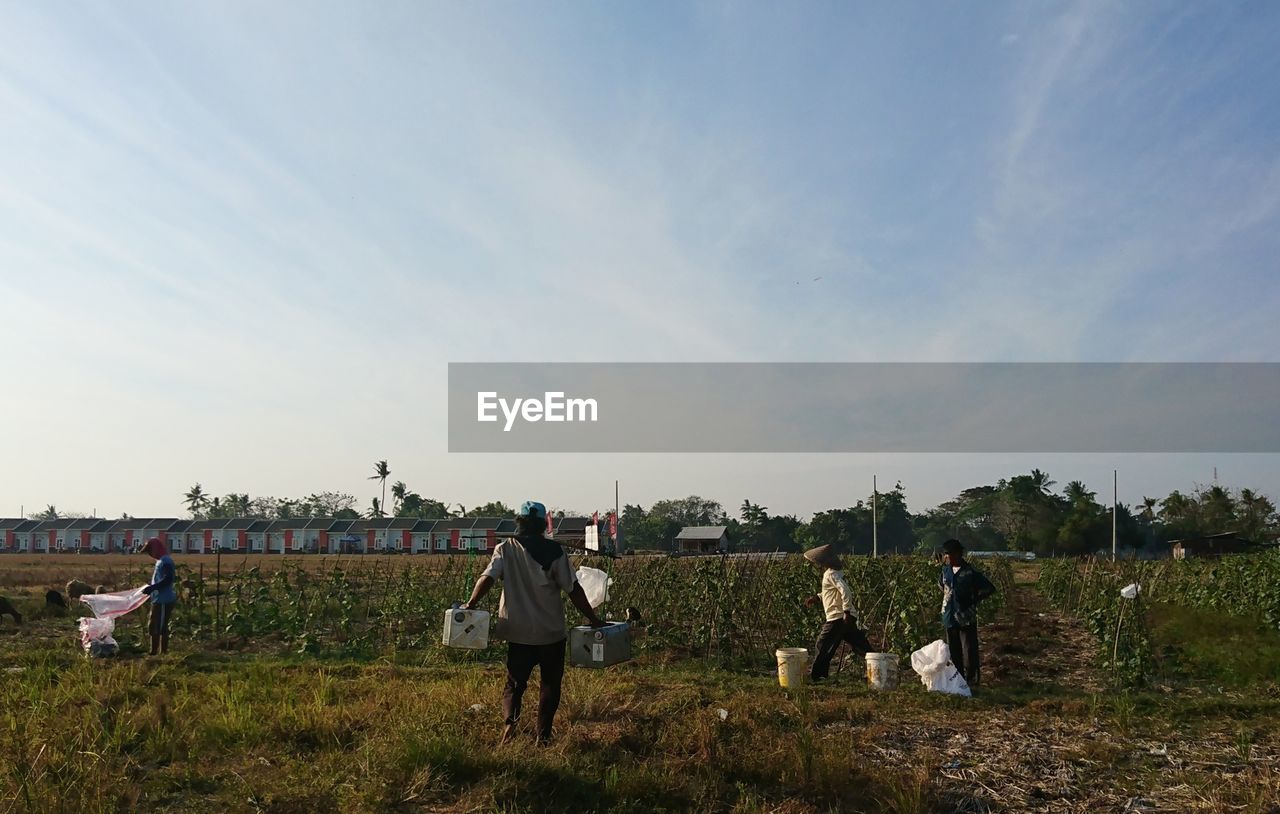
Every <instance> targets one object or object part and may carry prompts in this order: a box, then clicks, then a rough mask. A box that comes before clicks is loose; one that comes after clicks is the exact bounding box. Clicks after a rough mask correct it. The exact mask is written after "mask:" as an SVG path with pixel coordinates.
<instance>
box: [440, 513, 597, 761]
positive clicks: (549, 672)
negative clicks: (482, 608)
mask: <svg viewBox="0 0 1280 814" xmlns="http://www.w3.org/2000/svg"><path fill="white" fill-rule="evenodd" d="M516 528H517V534H516V537H515V539H513V540H504V541H503V542H501V543H498V545H497V546H496V547H495V548H494V551H493V558H492V559H490V561H489V566H488V567H487V568H485V570H484V573H483V574H482V575H481V576H480V579H478V580H476V585H475V589H474V590H473V591H472V593H471V599H470V600H469V601H468V602H467V603H466V605H465V607H467V608H472V609H474V608H475V607H476V605H477V604H479V602H480V600H481V599H483V598H484V596H485V594H487V593H488V592H489V589H490V588H492V587H493V584H494V582H495V581H501V582H502V586H503V588H502V599H501V600H500V601H499V603H498V619H497V624H496V626H495V633H496V635H497V636H498V638H501V639H506V640H507V685H506V688H505V689H504V690H503V693H502V710H503V712H504V713H505V724H506V726H505V728H504V729H503V730H502V742H503V743H506V742H507V741H509V740H511V738H512V736H514V734H515V731H516V724H517V723H518V722H519V720H520V708H521V702H522V701H523V699H524V691H525V689H527V688H528V686H529V677H530V676H531V675H532V674H533V668H534V667H537V668H538V669H539V671H540V673H541V678H540V683H541V687H540V691H539V698H538V734H537V743H538V744H539V745H544V744H546V743H548V742H550V740H551V725H552V722H553V721H554V720H555V716H556V710H557V709H559V707H560V684H561V681H562V680H563V678H564V654H565V639H566V634H565V619H564V603H563V602H562V601H561V598H560V596H561V593H565V594H568V595H569V599H570V601H572V602H573V605H574V607H576V608H577V609H578V611H579V612H581V613H582V615H583V616H584V617H585V618H586V620H587V623H588V624H590V625H591V626H592V627H603V626H604V625H605V622H604V621H602V620H601V619H600V617H598V616H597V615H596V612H595V610H593V609H592V607H591V603H590V602H588V601H587V595H586V594H585V593H584V592H583V590H582V586H581V585H579V584H578V580H577V576H576V575H575V574H574V570H573V566H572V565H570V564H569V557H568V556H567V555H566V554H565V553H564V549H562V548H561V547H560V544H559V543H557V542H556V541H555V540H548V539H547V538H546V536H545V533H546V529H547V510H546V507H544V506H543V505H542V504H541V503H535V502H533V501H527V502H525V504H524V505H523V506H521V507H520V513H519V514H518V515H516Z"/></svg>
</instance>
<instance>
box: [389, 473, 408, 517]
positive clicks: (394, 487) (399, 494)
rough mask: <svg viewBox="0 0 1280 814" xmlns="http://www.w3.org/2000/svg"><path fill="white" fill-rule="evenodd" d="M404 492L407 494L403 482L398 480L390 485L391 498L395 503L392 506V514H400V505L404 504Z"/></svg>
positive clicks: (406, 488)
mask: <svg viewBox="0 0 1280 814" xmlns="http://www.w3.org/2000/svg"><path fill="white" fill-rule="evenodd" d="M406 492H408V487H406V486H405V485H404V481H402V480H398V481H396V482H395V483H393V484H391V498H392V500H394V501H395V503H394V504H392V509H393V511H392V514H399V513H400V505H401V504H402V503H404V496H405V493H406Z"/></svg>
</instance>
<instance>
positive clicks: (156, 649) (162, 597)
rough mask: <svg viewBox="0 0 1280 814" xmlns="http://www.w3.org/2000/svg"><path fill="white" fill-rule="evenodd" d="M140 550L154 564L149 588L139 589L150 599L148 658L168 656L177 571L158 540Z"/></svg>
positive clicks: (175, 601) (167, 551) (176, 592)
mask: <svg viewBox="0 0 1280 814" xmlns="http://www.w3.org/2000/svg"><path fill="white" fill-rule="evenodd" d="M142 550H143V551H144V552H146V554H147V556H149V557H151V559H153V560H155V561H156V567H155V570H154V571H152V573H151V584H150V585H148V586H146V587H145V588H143V589H142V592H143V593H144V594H147V595H148V596H150V597H151V620H150V624H149V625H148V628H149V630H150V632H151V655H153V656H158V655H160V654H161V653H168V652H169V621H170V620H171V619H172V618H173V606H174V605H175V604H177V602H178V590H177V585H176V580H175V577H176V570H177V569H176V568H175V566H174V564H173V558H172V557H170V556H169V550H168V549H167V548H166V547H165V544H164V543H163V542H162V541H161V540H160V538H159V537H152V538H151V539H150V540H147V544H146V545H145V546H143V548H142Z"/></svg>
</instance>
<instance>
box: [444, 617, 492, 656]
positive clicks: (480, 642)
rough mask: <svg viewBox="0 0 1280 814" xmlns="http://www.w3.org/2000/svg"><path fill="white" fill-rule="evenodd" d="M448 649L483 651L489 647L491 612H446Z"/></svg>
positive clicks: (445, 625) (446, 644)
mask: <svg viewBox="0 0 1280 814" xmlns="http://www.w3.org/2000/svg"><path fill="white" fill-rule="evenodd" d="M442 643H443V644H444V645H445V646H446V647H460V648H462V649H464V650H483V649H484V648H486V647H488V646H489V611H482V610H467V609H466V608H450V609H449V610H447V611H445V612H444V638H443V641H442Z"/></svg>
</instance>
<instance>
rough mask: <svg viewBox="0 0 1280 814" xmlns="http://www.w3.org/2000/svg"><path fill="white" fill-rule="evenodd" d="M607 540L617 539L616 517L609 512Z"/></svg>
mask: <svg viewBox="0 0 1280 814" xmlns="http://www.w3.org/2000/svg"><path fill="white" fill-rule="evenodd" d="M609 539H610V540H616V539H618V515H616V514H614V513H613V512H609Z"/></svg>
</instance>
